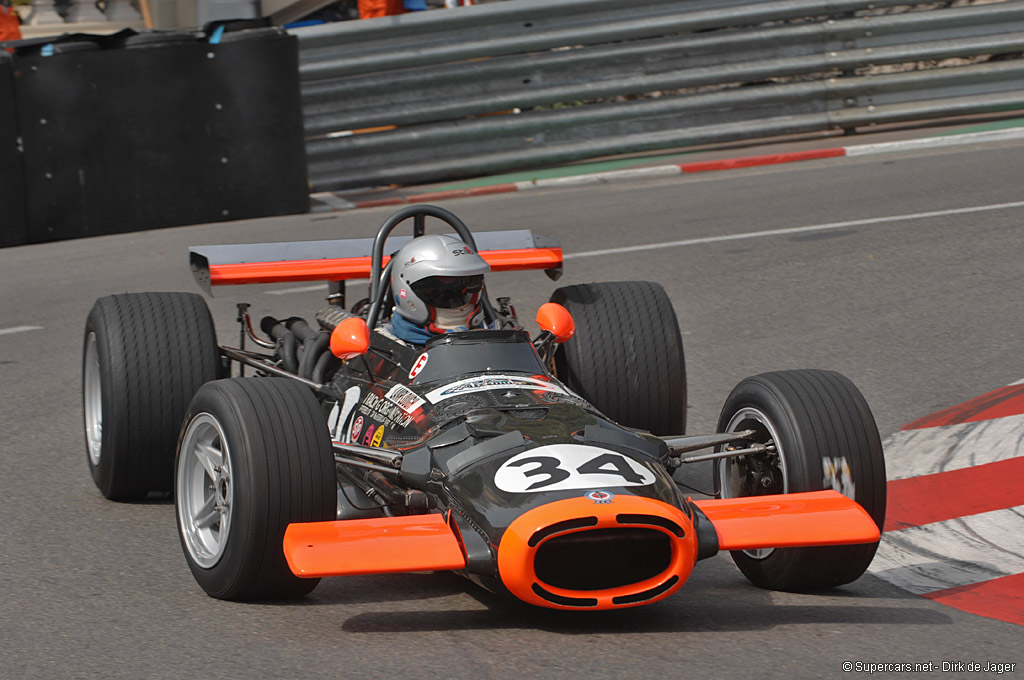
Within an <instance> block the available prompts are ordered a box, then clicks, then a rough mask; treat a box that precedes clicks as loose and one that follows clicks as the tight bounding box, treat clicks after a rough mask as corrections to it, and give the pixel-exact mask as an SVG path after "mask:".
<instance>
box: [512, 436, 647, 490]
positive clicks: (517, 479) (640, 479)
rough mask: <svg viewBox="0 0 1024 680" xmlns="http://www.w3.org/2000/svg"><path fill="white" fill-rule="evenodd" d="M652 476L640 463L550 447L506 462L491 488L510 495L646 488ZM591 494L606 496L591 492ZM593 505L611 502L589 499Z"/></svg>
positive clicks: (579, 447)
mask: <svg viewBox="0 0 1024 680" xmlns="http://www.w3.org/2000/svg"><path fill="white" fill-rule="evenodd" d="M655 479H656V478H655V476H654V473H653V472H652V471H651V469H650V468H648V467H647V466H646V465H644V464H643V463H641V462H640V461H637V460H633V459H632V458H629V457H628V456H624V455H622V454H621V453H616V452H614V451H608V450H607V449H601V448H598V447H596V446H584V445H583V444H550V445H548V446H538V447H537V448H535V449H530V450H529V451H524V452H522V453H519V454H516V455H515V456H512V457H511V458H509V459H508V460H507V461H505V462H504V463H503V464H502V465H501V467H500V468H498V471H497V472H496V473H495V474H494V485H495V486H497V487H498V488H499V489H501V490H502V491H507V492H509V493H536V492H540V491H564V490H567V489H588V488H589V489H593V488H594V487H595V486H599V485H600V486H647V485H649V484H653V483H654V481H655ZM590 493H591V494H608V492H607V491H603V490H602V491H591V492H590ZM586 497H587V498H590V499H591V500H593V501H595V502H610V501H611V498H608V499H607V500H598V499H596V498H591V496H590V494H588V495H587V496H586Z"/></svg>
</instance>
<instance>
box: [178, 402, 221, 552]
mask: <svg viewBox="0 0 1024 680" xmlns="http://www.w3.org/2000/svg"><path fill="white" fill-rule="evenodd" d="M177 479H178V482H177V505H178V524H179V526H180V527H181V533H182V536H183V537H184V540H185V548H186V549H187V550H188V554H189V555H190V556H191V557H192V559H193V560H194V561H195V563H196V564H198V565H199V566H200V567H202V568H204V569H209V568H211V567H213V566H214V565H216V564H217V562H219V561H220V558H221V556H222V555H223V554H224V548H225V547H226V546H227V541H228V533H229V531H230V529H231V506H232V501H233V499H234V484H233V483H232V477H231V456H230V452H229V450H228V443H227V437H225V436H224V430H223V428H222V427H221V424H220V423H219V422H218V421H217V419H216V418H214V417H213V416H212V415H210V414H209V413H200V414H199V415H197V416H196V417H195V418H193V419H192V421H191V422H190V423H189V424H188V427H187V428H186V429H185V434H184V436H183V437H182V440H181V450H180V451H179V453H178V475H177Z"/></svg>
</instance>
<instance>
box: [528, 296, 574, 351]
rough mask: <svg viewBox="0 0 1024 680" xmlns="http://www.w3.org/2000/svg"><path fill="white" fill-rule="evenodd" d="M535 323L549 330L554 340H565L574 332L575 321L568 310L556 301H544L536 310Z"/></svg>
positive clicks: (542, 328)
mask: <svg viewBox="0 0 1024 680" xmlns="http://www.w3.org/2000/svg"><path fill="white" fill-rule="evenodd" d="M537 325H538V326H540V328H541V330H544V331H550V332H551V334H552V335H554V336H555V342H565V341H566V340H568V339H569V338H571V337H572V336H573V334H574V333H575V332H576V322H575V321H573V319H572V314H570V313H569V310H568V309H566V308H565V307H563V306H562V305H560V304H558V303H557V302H545V303H544V304H542V305H541V306H540V309H538V310H537Z"/></svg>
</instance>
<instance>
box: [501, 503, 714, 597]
mask: <svg viewBox="0 0 1024 680" xmlns="http://www.w3.org/2000/svg"><path fill="white" fill-rule="evenodd" d="M697 552H698V551H697V537H696V532H695V531H694V527H693V523H692V521H691V520H690V518H689V516H687V514H686V513H685V512H683V511H682V510H680V509H678V508H675V507H673V506H671V505H668V504H667V503H663V502H661V501H658V500H654V499H650V498H641V497H636V496H615V497H614V499H613V500H612V501H611V502H607V503H595V502H594V501H592V500H589V499H586V498H571V499H566V500H561V501H555V502H553V503H548V504H546V505H542V506H540V507H537V508H534V509H533V510H530V511H529V512H527V513H525V514H523V515H522V516H521V517H519V518H518V519H516V520H515V521H514V522H513V523H512V525H511V526H509V528H508V530H507V531H506V532H505V535H504V537H503V538H502V539H501V543H500V545H499V546H498V571H499V573H500V575H501V579H502V582H503V583H504V584H505V586H506V587H507V588H508V589H509V591H510V592H512V594H513V595H515V596H516V597H518V598H519V599H521V600H524V601H526V602H529V603H531V604H535V605H539V606H542V607H550V608H555V609H614V608H620V607H630V606H635V605H639V604H647V603H650V602H653V601H656V600H660V599H662V598H664V597H668V596H669V595H671V594H672V593H674V592H675V591H676V590H678V589H679V587H680V586H682V585H683V583H684V582H685V581H686V579H687V578H688V577H689V575H690V572H691V571H692V570H693V565H694V563H695V562H696V561H697Z"/></svg>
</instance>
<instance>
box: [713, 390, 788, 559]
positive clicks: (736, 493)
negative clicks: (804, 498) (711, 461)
mask: <svg viewBox="0 0 1024 680" xmlns="http://www.w3.org/2000/svg"><path fill="white" fill-rule="evenodd" d="M742 430H757V431H759V432H765V433H766V434H767V439H768V441H763V442H760V443H762V444H767V443H769V441H770V442H771V443H772V444H773V445H774V446H775V451H776V453H775V455H776V456H778V467H779V471H780V472H781V473H782V493H789V474H788V472H787V471H786V452H785V451H784V450H783V449H782V444H781V443H780V442H779V434H778V432H776V430H775V425H773V424H772V421H771V420H770V419H769V418H768V416H766V415H765V414H764V413H763V412H761V411H759V410H758V409H756V408H751V407H749V406H748V407H746V408H742V409H740V410H739V411H737V412H736V413H735V414H734V415H733V417H732V418H730V419H729V424H728V425H727V426H726V428H725V431H726V432H740V431H742ZM739 475H740V471H739V465H738V462H737V459H736V458H723V459H721V460H720V461H718V484H719V489H721V497H722V498H737V497H740V496H742V495H743V494H742V493H741V492H740V488H739V487H740V483H741V480H740V479H739ZM774 551H775V548H761V549H758V550H744V551H743V553H744V554H745V555H748V556H750V557H751V558H753V559H755V560H763V559H765V558H766V557H768V556H769V555H771V554H772V552H774Z"/></svg>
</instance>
